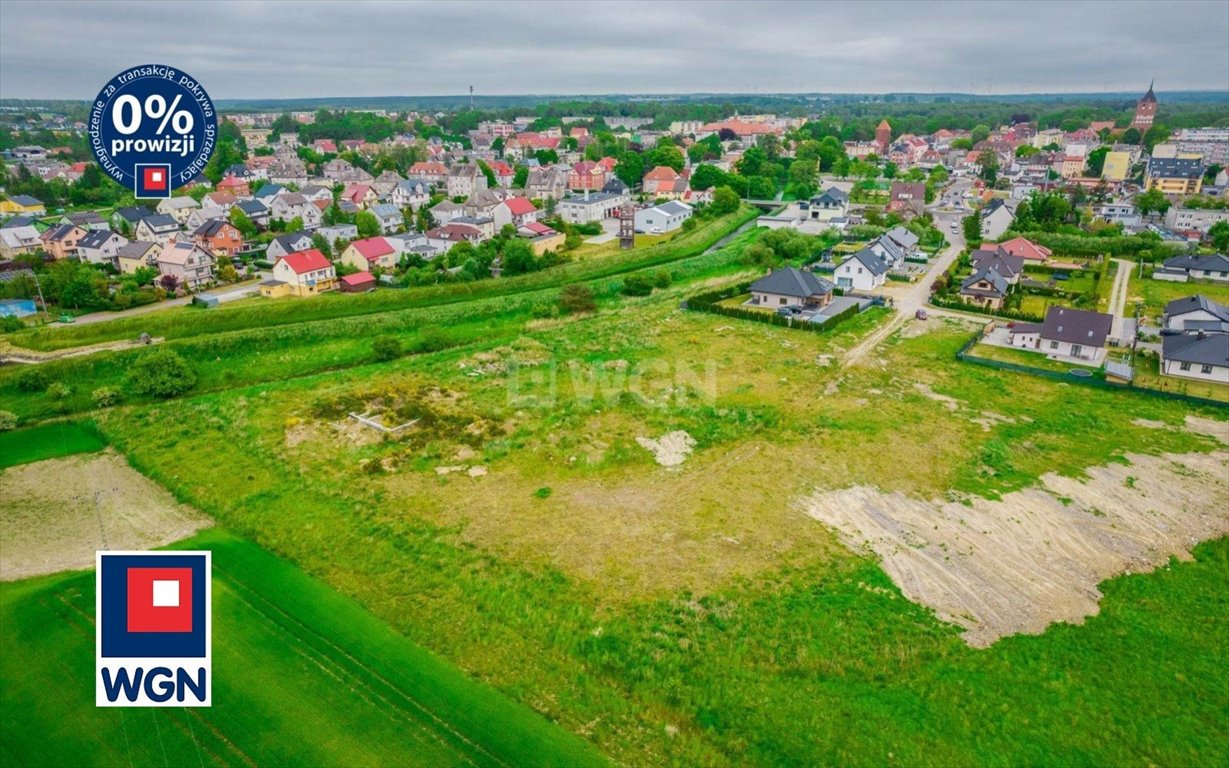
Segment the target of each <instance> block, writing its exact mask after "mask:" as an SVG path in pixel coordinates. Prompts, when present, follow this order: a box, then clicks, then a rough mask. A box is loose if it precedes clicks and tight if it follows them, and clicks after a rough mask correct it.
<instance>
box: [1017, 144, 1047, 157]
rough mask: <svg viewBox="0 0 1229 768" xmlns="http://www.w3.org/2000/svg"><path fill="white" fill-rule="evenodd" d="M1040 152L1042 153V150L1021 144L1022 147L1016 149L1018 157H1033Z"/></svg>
mask: <svg viewBox="0 0 1229 768" xmlns="http://www.w3.org/2000/svg"><path fill="white" fill-rule="evenodd" d="M1039 152H1041V150H1040V149H1037V148H1036V147H1034V146H1033V145H1032V144H1021V145H1020V146H1018V147H1016V157H1032V156H1033V155H1035V154H1037V153H1039Z"/></svg>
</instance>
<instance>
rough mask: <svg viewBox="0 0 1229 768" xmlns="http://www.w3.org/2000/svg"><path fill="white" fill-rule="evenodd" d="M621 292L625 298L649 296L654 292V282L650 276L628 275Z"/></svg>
mask: <svg viewBox="0 0 1229 768" xmlns="http://www.w3.org/2000/svg"><path fill="white" fill-rule="evenodd" d="M619 292H620V293H622V294H623V295H624V296H648V295H649V294H650V293H652V292H653V281H652V279H650V278H649V276H648V275H639V274H637V275H628V276H627V277H626V278H625V279H624V280H623V286H622V287H621V288H620V289H619Z"/></svg>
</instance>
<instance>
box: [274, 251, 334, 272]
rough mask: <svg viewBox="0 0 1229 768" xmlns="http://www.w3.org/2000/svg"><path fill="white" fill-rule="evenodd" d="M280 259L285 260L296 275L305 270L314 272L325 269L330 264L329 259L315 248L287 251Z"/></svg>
mask: <svg viewBox="0 0 1229 768" xmlns="http://www.w3.org/2000/svg"><path fill="white" fill-rule="evenodd" d="M281 261H284V262H286V266H288V267H290V268H291V269H292V270H294V273H295V274H296V275H302V274H304V273H305V272H315V271H316V270H318V269H326V268H328V267H329V266H330V264H329V260H328V259H326V258H324V254H323V253H321V252H320V251H319V250H318V249H316V248H310V249H308V250H306V251H295V252H294V253H288V254H286V255H285V256H283V257H282V258H281Z"/></svg>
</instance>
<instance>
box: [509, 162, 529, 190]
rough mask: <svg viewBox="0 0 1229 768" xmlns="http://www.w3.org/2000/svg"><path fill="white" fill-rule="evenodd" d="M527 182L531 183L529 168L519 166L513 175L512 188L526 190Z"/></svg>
mask: <svg viewBox="0 0 1229 768" xmlns="http://www.w3.org/2000/svg"><path fill="white" fill-rule="evenodd" d="M527 181H529V168H528V166H524V165H518V166H517V167H516V173H514V174H512V186H513V187H514V188H516V189H524V188H525V182H527Z"/></svg>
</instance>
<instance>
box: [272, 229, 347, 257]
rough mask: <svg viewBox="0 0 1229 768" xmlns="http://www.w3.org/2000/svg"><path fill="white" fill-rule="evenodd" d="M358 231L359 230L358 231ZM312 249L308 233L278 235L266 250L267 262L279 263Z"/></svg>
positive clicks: (310, 237)
mask: <svg viewBox="0 0 1229 768" xmlns="http://www.w3.org/2000/svg"><path fill="white" fill-rule="evenodd" d="M356 231H357V230H356ZM311 247H312V236H311V235H309V234H307V233H306V232H290V233H288V234H285V235H278V236H277V237H275V238H273V240H272V241H270V243H269V247H268V248H266V249H265V261H277V260H278V259H280V258H283V257H285V256H289V255H290V254H292V253H298V252H299V251H306V250H309V249H310V248H311Z"/></svg>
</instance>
